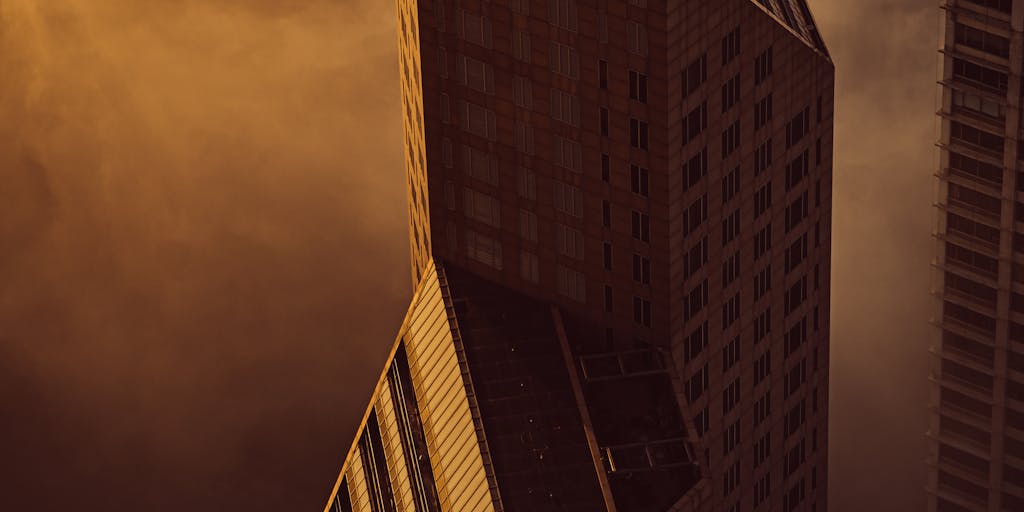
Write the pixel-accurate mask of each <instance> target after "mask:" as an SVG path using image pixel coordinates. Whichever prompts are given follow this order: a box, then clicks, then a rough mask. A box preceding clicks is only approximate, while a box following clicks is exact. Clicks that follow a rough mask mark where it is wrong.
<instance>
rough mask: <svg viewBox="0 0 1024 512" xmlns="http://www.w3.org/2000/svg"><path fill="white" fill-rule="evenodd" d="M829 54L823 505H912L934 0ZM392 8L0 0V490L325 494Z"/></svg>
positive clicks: (369, 231)
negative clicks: (833, 89) (830, 245)
mask: <svg viewBox="0 0 1024 512" xmlns="http://www.w3.org/2000/svg"><path fill="white" fill-rule="evenodd" d="M811 7H812V9H814V10H815V12H816V14H817V18H818V21H819V23H820V24H821V25H822V27H821V28H822V32H823V33H824V35H825V38H826V40H827V41H828V43H829V46H830V49H831V51H832V54H833V58H834V59H835V61H836V65H837V69H838V72H837V74H838V84H837V97H838V100H837V107H836V108H837V115H836V140H837V144H836V162H835V169H836V178H835V212H834V215H835V226H834V243H835V247H834V252H835V255H834V277H833V287H834V290H833V308H834V311H833V335H832V344H833V350H832V365H833V366H832V394H831V398H832V405H831V406H832V412H831V420H832V426H831V446H830V448H831V450H832V452H831V453H832V468H831V472H830V484H831V486H832V487H831V495H832V503H831V505H832V510H834V511H842V512H847V511H849V512H853V511H859V510H864V509H866V508H867V507H871V508H872V509H875V510H893V511H904V510H920V509H921V507H922V506H923V493H922V486H923V483H924V479H923V474H924V473H923V459H924V438H923V432H924V429H925V417H924V411H925V409H924V407H925V403H924V400H925V399H926V397H927V387H926V385H927V382H926V365H927V362H928V360H927V357H928V355H927V353H926V349H927V345H928V337H929V334H930V331H929V329H928V327H927V324H926V320H927V307H928V302H927V301H928V261H929V255H930V249H931V246H930V238H929V230H930V225H931V222H930V219H931V217H932V212H931V210H930V206H929V205H930V201H931V198H932V196H931V194H932V183H931V181H930V175H931V172H932V170H933V167H934V165H933V164H934V161H935V158H934V150H933V146H932V142H933V140H934V125H935V124H934V116H933V113H934V78H935V65H936V58H935V56H936V54H935V48H936V41H937V38H938V32H937V27H938V22H939V21H938V20H939V15H938V9H937V8H936V6H935V4H934V2H932V1H924V0H906V1H896V0H890V1H885V0H865V1H859V2H843V1H841V0H817V1H814V2H812V5H811ZM395 26H396V22H395V18H394V6H393V3H392V2H391V1H390V0H301V1H285V0H276V1H274V0H260V1H256V0H177V1H173V2H172V1H165V0H146V1H143V0H52V1H47V2H41V1H37V0H2V1H0V481H2V482H3V484H2V485H0V488H2V489H3V491H2V492H0V510H18V511H21V510H25V511H51V510H64V509H74V510H82V511H93V510H96V511H120V510H131V509H146V510H151V511H155V512H156V511H180V510H196V511H205V510H209V511H225V510H248V511H268V512H270V511H274V512H278V511H292V510H294V511H301V510H320V509H321V508H322V506H323V504H324V501H325V499H326V494H327V492H328V491H329V489H330V486H331V485H332V484H333V482H334V478H335V476H336V474H337V470H338V468H339V465H340V463H341V459H342V457H343V454H344V453H345V451H346V450H347V447H348V444H349V441H350V439H351V435H352V433H353V431H354V428H355V426H356V423H357V422H358V420H359V418H360V417H361V414H362V412H363V409H364V407H365V404H366V400H367V398H368V394H369V391H370V388H371V386H372V383H373V381H374V380H375V378H376V376H377V374H378V371H379V368H380V363H381V361H382V360H383V358H384V356H385V352H386V350H387V348H388V346H389V345H390V343H391V341H392V339H393V336H394V333H395V331H396V330H397V328H398V325H399V322H400V320H401V317H402V313H403V312H404V309H405V306H406V301H407V300H408V297H409V293H410V289H409V270H408V242H407V231H406V229H407V228H406V219H407V213H406V209H405V187H406V185H405V179H404V174H403V169H402V165H403V159H402V155H403V151H402V146H401V144H402V125H401V103H400V93H399V91H400V88H399V82H398V60H397V47H396V40H397V37H396V35H395Z"/></svg>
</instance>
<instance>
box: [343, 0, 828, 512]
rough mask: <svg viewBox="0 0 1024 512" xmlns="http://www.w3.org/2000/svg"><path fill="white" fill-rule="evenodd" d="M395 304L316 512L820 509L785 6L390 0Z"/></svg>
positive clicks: (806, 254) (807, 105)
mask: <svg viewBox="0 0 1024 512" xmlns="http://www.w3.org/2000/svg"><path fill="white" fill-rule="evenodd" d="M398 19H399V40H400V54H401V66H402V89H403V97H404V116H403V118H404V123H405V133H406V144H405V148H406V165H407V169H408V174H407V175H408V190H409V199H410V201H409V212H410V231H411V236H410V244H411V250H412V277H413V280H414V283H415V284H416V298H415V299H414V301H413V305H412V306H411V308H410V310H409V314H408V316H407V318H406V321H405V324H404V326H403V328H402V330H401V331H400V335H399V338H398V340H397V341H396V343H395V346H394V347H395V348H394V351H393V354H392V356H391V357H390V358H389V359H388V363H387V369H386V370H385V372H384V374H383V375H382V377H381V380H380V383H379V384H378V387H377V389H376V391H375V393H374V398H373V400H372V403H371V406H370V407H369V408H368V410H367V414H366V416H365V418H364V421H363V423H362V426H361V428H360V433H359V436H358V438H357V440H356V442H355V443H354V444H353V446H352V449H351V450H350V452H349V454H348V456H347V457H346V460H345V463H344V465H343V469H342V474H341V476H340V477H339V479H338V485H336V487H335V489H334V490H333V492H332V494H331V500H330V503H329V504H328V509H329V510H330V509H332V507H333V510H336V511H338V512H341V511H348V510H373V511H390V510H416V511H433V510H457V511H462V510H510V511H511V510H530V511H532V510H579V511H594V510H621V511H658V512H660V511H668V510H680V511H684V510H685V511H704V510H716V511H717V510H722V511H737V512H738V511H748V510H785V511H787V512H789V511H793V510H814V511H818V510H821V511H824V510H826V508H827V501H826V498H827V496H826V482H827V479H828V473H827V442H828V439H827V435H828V431H827V411H828V357H829V352H828V339H829V334H828V333H829V288H830V287H829V281H830V246H831V243H830V241H831V229H830V227H831V190H832V104H833V83H834V70H833V65H832V62H831V59H830V57H829V55H828V52H827V49H826V48H825V45H824V43H823V42H822V39H821V37H820V35H819V34H818V32H817V29H816V28H815V24H814V22H813V18H812V16H811V13H810V11H809V9H808V8H807V5H806V3H805V2H804V1H803V0H758V1H751V0H721V1H716V2H707V1H704V0H680V1H671V2H670V1H667V0H628V1H627V0H589V1H587V0H533V1H531V0H501V1H483V0H449V1H440V0H419V1H413V0H400V1H399V2H398Z"/></svg>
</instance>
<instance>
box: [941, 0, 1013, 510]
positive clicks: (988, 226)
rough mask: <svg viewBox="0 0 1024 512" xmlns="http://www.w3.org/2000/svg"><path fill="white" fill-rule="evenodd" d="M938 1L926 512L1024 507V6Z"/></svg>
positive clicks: (1003, 1) (1005, 1)
mask: <svg viewBox="0 0 1024 512" xmlns="http://www.w3.org/2000/svg"><path fill="white" fill-rule="evenodd" d="M942 9H943V12H944V17H945V24H944V29H945V33H944V38H943V42H944V44H943V47H942V50H941V55H942V61H943V66H942V70H941V81H940V84H941V94H940V96H939V98H940V101H941V105H940V106H939V120H940V126H941V131H940V137H939V147H940V149H941V150H940V155H941V156H940V165H939V170H938V173H937V176H938V185H939V186H938V201H937V219H936V220H937V221H936V231H935V235H936V242H935V243H936V254H935V259H934V263H933V283H934V291H933V295H934V297H935V315H934V322H935V325H936V327H937V329H936V332H937V337H936V340H935V343H934V345H933V347H932V354H933V356H934V357H933V358H932V373H931V375H932V380H933V382H934V385H933V396H932V408H931V409H930V414H929V418H930V419H929V429H928V437H929V446H930V450H929V451H930V453H929V459H928V463H929V468H930V469H929V478H928V486H927V489H928V492H929V510H930V511H932V512H965V511H976V512H1000V511H1011V510H1024V254H1022V253H1024V227H1022V226H1024V225H1022V224H1021V221H1024V195H1022V192H1021V191H1024V177H1022V175H1021V174H1020V172H1021V170H1024V167H1022V165H1021V164H1020V160H1021V159H1022V158H1024V151H1022V149H1024V146H1022V143H1021V139H1022V136H1021V135H1020V134H1021V133H1022V132H1021V92H1022V91H1021V67H1022V64H1024V60H1022V58H1024V54H1022V47H1021V45H1022V43H1024V39H1022V34H1021V31H1022V29H1024V2H1021V1H1020V0H1012V1H1011V0H970V1H968V0H946V1H944V2H942Z"/></svg>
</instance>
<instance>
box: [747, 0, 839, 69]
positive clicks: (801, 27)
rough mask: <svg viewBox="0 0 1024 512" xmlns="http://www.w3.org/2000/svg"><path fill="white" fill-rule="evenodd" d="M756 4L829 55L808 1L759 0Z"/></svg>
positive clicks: (812, 45)
mask: <svg viewBox="0 0 1024 512" xmlns="http://www.w3.org/2000/svg"><path fill="white" fill-rule="evenodd" d="M756 3H758V4H760V5H761V7H763V8H764V9H765V10H766V11H768V12H769V13H771V14H773V15H775V17H776V18H778V19H779V20H781V21H782V22H784V23H785V24H786V25H787V26H788V27H789V28H791V29H793V31H794V32H796V34H797V35H798V36H800V38H801V39H803V41H804V42H805V43H807V44H808V45H810V46H811V47H812V48H815V49H817V50H818V51H820V52H822V53H824V54H825V55H826V56H827V55H828V48H826V47H825V41H824V40H822V38H821V34H820V33H819V32H818V27H817V25H815V23H814V17H813V16H812V15H811V9H810V8H809V7H808V6H807V0H757V2H756Z"/></svg>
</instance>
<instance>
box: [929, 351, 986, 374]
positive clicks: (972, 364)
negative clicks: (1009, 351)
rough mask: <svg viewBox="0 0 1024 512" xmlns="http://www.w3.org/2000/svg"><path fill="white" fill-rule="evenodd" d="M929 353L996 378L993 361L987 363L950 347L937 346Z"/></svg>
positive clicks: (973, 355) (975, 356) (982, 359)
mask: <svg viewBox="0 0 1024 512" xmlns="http://www.w3.org/2000/svg"><path fill="white" fill-rule="evenodd" d="M928 352H930V353H931V354H933V355H935V356H937V357H940V358H943V359H949V360H951V361H954V362H957V363H960V364H962V365H964V366H967V367H969V368H971V369H973V370H977V371H979V372H983V373H985V374H988V375H990V376H993V377H994V376H995V370H993V369H992V361H987V360H985V359H984V358H982V357H979V356H977V355H975V354H972V353H970V352H967V351H965V350H960V349H956V348H953V347H949V346H942V347H940V346H935V345H932V346H931V347H929V349H928Z"/></svg>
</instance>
